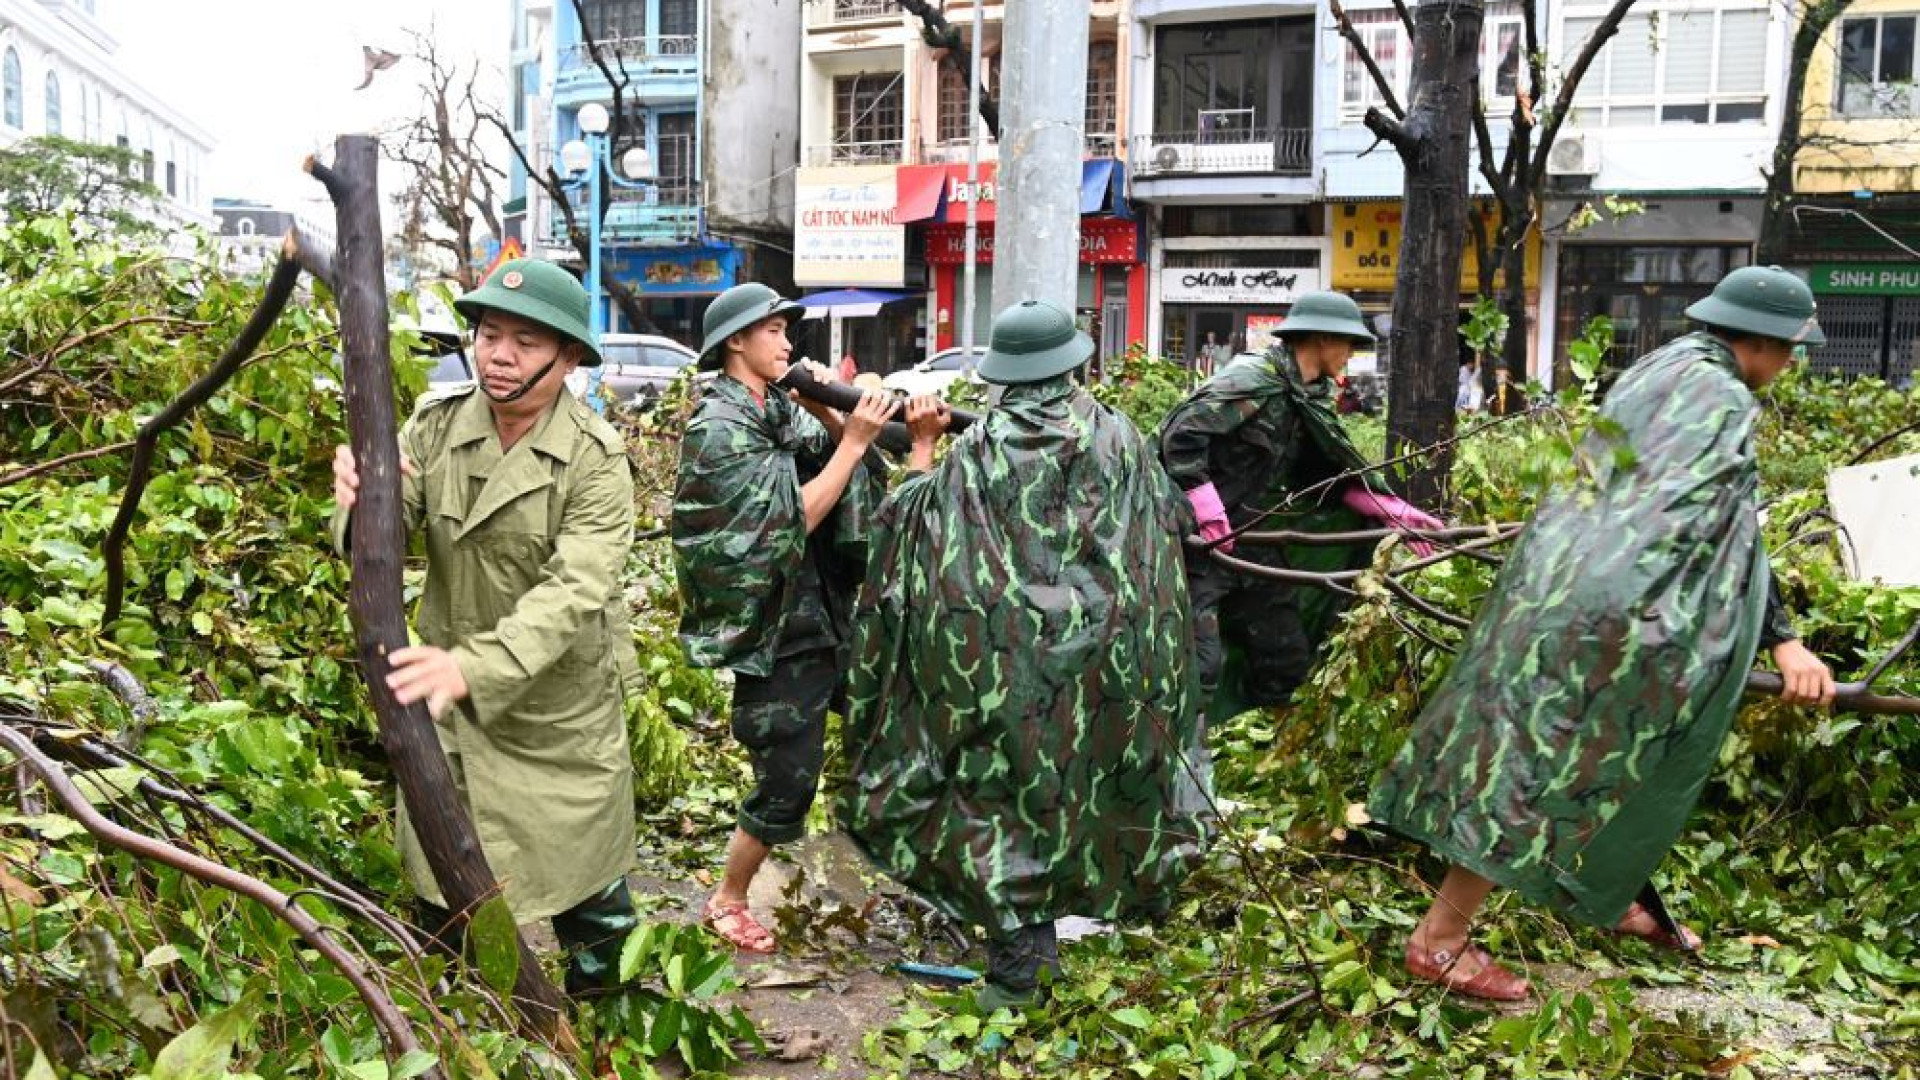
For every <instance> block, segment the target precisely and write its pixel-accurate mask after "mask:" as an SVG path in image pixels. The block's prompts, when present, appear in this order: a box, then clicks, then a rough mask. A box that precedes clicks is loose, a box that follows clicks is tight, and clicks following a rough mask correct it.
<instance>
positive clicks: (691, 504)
mask: <svg viewBox="0 0 1920 1080" xmlns="http://www.w3.org/2000/svg"><path fill="white" fill-rule="evenodd" d="M832 454H833V442H832V440H830V439H829V438H828V437H827V429H826V428H824V427H822V426H821V425H820V422H819V421H818V420H815V419H814V418H813V417H812V416H811V415H809V414H808V413H807V412H806V411H805V410H803V409H801V408H800V407H799V406H797V405H794V404H793V403H792V402H790V401H788V400H787V398H786V396H785V395H784V394H781V393H780V392H779V391H777V390H776V391H773V392H772V393H769V394H768V395H767V400H766V403H765V404H764V405H762V404H761V403H760V402H758V401H756V400H754V397H753V394H752V393H751V392H750V391H748V389H747V388H746V386H744V385H743V384H741V383H740V382H739V381H738V380H736V379H733V378H731V377H729V376H727V375H721V376H719V377H718V378H716V379H714V380H713V382H712V383H711V384H710V385H709V386H708V387H707V390H706V393H705V395H704V396H703V397H702V398H701V400H700V406H699V408H698V409H697V410H695V412H694V414H693V418H692V419H691V420H689V421H688V422H687V431H686V435H685V436H684V437H683V439H682V441H681V444H680V472H679V479H678V483H677V484H676V486H675V488H674V496H673V555H674V568H675V570H676V571H677V574H678V577H679V583H680V604H681V613H680V643H681V645H682V646H683V647H684V648H685V649H686V651H687V659H688V661H689V662H691V663H692V664H694V665H695V666H697V667H727V668H732V669H734V670H735V671H743V672H746V673H748V674H751V675H762V676H764V675H767V674H769V673H770V672H771V671H772V669H773V661H774V659H775V657H776V654H778V655H788V656H790V655H795V654H797V653H799V652H803V651H806V650H809V649H815V648H826V647H832V646H835V645H840V644H844V643H845V642H846V641H847V639H848V636H849V635H848V624H847V617H848V611H847V598H848V597H850V596H851V595H852V592H853V586H854V584H855V582H856V581H857V580H858V578H859V575H860V573H861V570H862V569H863V567H864V563H865V558H866V544H865V518H866V516H867V514H868V513H870V511H871V507H872V506H873V504H874V503H876V502H878V501H879V498H880V495H881V494H882V489H880V488H879V487H878V486H877V484H878V478H877V471H876V470H874V469H871V468H870V467H869V465H866V464H863V465H862V466H860V467H859V468H857V469H855V471H854V476H853V479H852V480H851V481H849V482H848V484H847V489H846V493H845V494H844V495H842V496H841V498H840V502H839V504H838V505H837V506H836V507H835V508H834V511H833V513H832V514H831V515H829V516H828V518H827V520H826V521H824V522H822V523H821V524H820V527H819V528H818V529H816V530H814V532H813V534H812V536H809V535H808V534H807V525H806V515H805V513H804V512H803V510H802V507H801V504H800V485H802V484H804V483H806V482H807V481H809V480H811V479H813V477H814V476H815V475H816V474H817V473H818V472H819V471H820V469H821V468H822V467H823V466H824V465H825V464H826V462H827V459H828V458H829V457H830V456H832Z"/></svg>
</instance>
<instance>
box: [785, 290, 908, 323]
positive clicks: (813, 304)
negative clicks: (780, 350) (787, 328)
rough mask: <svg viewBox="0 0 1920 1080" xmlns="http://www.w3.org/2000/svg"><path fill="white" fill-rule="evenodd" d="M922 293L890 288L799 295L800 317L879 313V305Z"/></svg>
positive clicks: (812, 317)
mask: <svg viewBox="0 0 1920 1080" xmlns="http://www.w3.org/2000/svg"><path fill="white" fill-rule="evenodd" d="M922 295H923V294H921V293H913V292H899V291H897V290H893V289H833V290H830V291H828V292H817V293H814V294H813V295H811V296H803V297H801V298H800V306H801V307H803V308H806V309H807V313H806V314H805V315H804V316H802V318H807V319H824V318H826V317H827V316H829V315H835V316H838V317H840V318H843V319H860V318H865V317H867V316H870V315H878V314H880V309H881V308H882V307H885V306H886V305H888V304H895V303H899V302H900V301H902V300H918V299H921V298H922Z"/></svg>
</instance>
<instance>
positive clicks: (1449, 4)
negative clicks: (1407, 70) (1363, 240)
mask: <svg viewBox="0 0 1920 1080" xmlns="http://www.w3.org/2000/svg"><path fill="white" fill-rule="evenodd" d="M1485 17H1486V7H1485V4H1484V3H1483V2H1482V0H1421V3H1420V4H1419V6H1418V7H1416V8H1414V34H1413V72H1412V79H1411V81H1410V83H1409V88H1408V99H1409V100H1408V103H1407V110H1408V111H1407V116H1406V119H1405V120H1399V119H1396V118H1394V117H1391V116H1388V115H1387V114H1386V113H1385V112H1383V111H1382V110H1380V109H1379V108H1374V109H1370V110H1368V112H1367V117H1366V124H1367V128H1368V129H1369V130H1371V131H1372V132H1373V133H1374V134H1376V135H1378V136H1379V137H1380V138H1382V139H1385V140H1386V141H1387V142H1389V143H1392V144H1393V147H1394V149H1396V150H1398V151H1399V152H1400V161H1401V164H1402V166H1403V167H1404V168H1405V171H1406V202H1405V215H1404V219H1403V225H1402V229H1401V233H1400V267H1399V270H1398V271H1397V272H1396V274H1395V278H1394V297H1393V329H1392V332H1391V339H1392V353H1391V360H1390V364H1391V367H1392V376H1393V387H1394V392H1393V396H1392V398H1391V399H1390V400H1389V401H1388V402H1387V437H1388V440H1389V444H1388V452H1389V454H1392V453H1396V452H1398V449H1399V448H1401V447H1412V448H1416V449H1418V448H1422V447H1433V448H1434V453H1433V454H1431V455H1430V456H1427V457H1424V458H1422V459H1421V460H1420V461H1419V462H1418V464H1417V465H1416V466H1415V468H1414V469H1413V470H1412V473H1411V475H1410V476H1409V478H1408V480H1407V484H1406V493H1407V497H1408V498H1409V499H1410V500H1412V501H1413V502H1416V503H1419V504H1421V505H1423V506H1427V507H1433V506H1437V505H1439V504H1440V502H1441V501H1442V499H1443V498H1444V495H1445V486H1446V477H1447V475H1448V472H1449V471H1450V468H1451V465H1452V461H1453V454H1452V452H1451V450H1450V449H1449V446H1450V441H1451V439H1452V436H1453V432H1454V408H1453V402H1454V393H1455V389H1456V387H1457V385H1458V371H1459V364H1458V360H1459V345H1458V341H1459V335H1460V295H1459V292H1460V290H1459V281H1460V256H1461V249H1462V247H1463V245H1464V243H1465V240H1466V235H1467V162H1468V150H1469V145H1468V144H1469V138H1468V134H1469V130H1470V128H1471V125H1472V120H1473V111H1474V104H1473V103H1474V100H1475V98H1476V96H1477V94H1478V85H1477V81H1476V75H1477V74H1478V71H1479V56H1480V28H1481V24H1482V23H1483V22H1484V21H1485Z"/></svg>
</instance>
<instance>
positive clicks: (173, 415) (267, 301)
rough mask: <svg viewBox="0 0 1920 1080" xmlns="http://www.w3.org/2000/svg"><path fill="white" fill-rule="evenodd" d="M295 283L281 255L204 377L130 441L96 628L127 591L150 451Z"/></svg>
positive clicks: (254, 342) (245, 348)
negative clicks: (128, 549)
mask: <svg viewBox="0 0 1920 1080" xmlns="http://www.w3.org/2000/svg"><path fill="white" fill-rule="evenodd" d="M299 279H300V264H299V263H297V262H295V261H294V260H292V259H290V258H288V257H287V256H286V255H285V254H282V255H281V257H280V261H279V262H278V263H276V264H275V265H274V268H273V277H272V278H271V279H269V280H268V282H267V290H266V292H265V294H263V295H262V296H261V297H260V305H259V306H258V307H256V308H254V310H253V315H252V317H250V318H249V319H247V324H246V326H244V327H242V328H241V330H240V335H239V336H238V337H236V338H234V339H233V341H232V342H230V343H228V345H227V348H226V350H225V351H224V352H222V353H221V354H220V359H219V360H218V361H217V362H215V364H214V365H213V367H211V368H209V369H208V370H207V373H206V374H205V375H202V376H200V378H199V379H197V380H195V381H194V383H193V385H192V386H189V387H187V388H186V389H185V390H183V391H181V393H180V395H179V396H178V397H176V398H174V399H173V400H172V401H169V402H167V404H166V407H165V408H162V409H161V410H160V411H159V412H158V413H155V414H154V416H153V417H152V419H149V420H148V421H147V422H146V423H144V424H141V425H140V434H139V435H138V436H137V437H136V438H135V439H134V447H133V462H132V464H131V465H129V466H128V468H127V489H126V494H125V495H123V496H122V497H121V499H120V512H119V513H118V514H115V515H114V518H113V526H112V527H111V528H109V529H108V530H107V538H106V539H105V540H104V541H102V542H101V545H100V548H101V554H102V555H103V556H104V557H105V558H106V563H107V604H106V611H105V614H103V615H102V616H101V619H100V625H101V626H103V627H106V626H111V625H112V624H113V621H114V620H115V619H118V618H119V617H120V608H121V603H122V601H123V600H124V598H125V595H126V587H127V569H126V556H125V555H124V554H123V549H124V548H125V546H126V542H127V533H128V531H129V530H131V529H132V527H133V518H134V515H135V514H136V513H137V512H138V511H139V509H140V496H141V495H143V494H145V493H146V490H147V479H148V476H149V475H150V473H151V472H152V470H153V453H154V449H155V448H156V447H157V446H158V444H159V441H160V436H161V434H162V433H164V432H165V431H166V430H167V429H169V428H171V427H173V426H174V425H175V424H178V423H179V422H180V421H181V420H182V419H184V418H185V417H186V415H187V414H188V413H190V412H192V411H193V410H194V409H196V408H198V407H199V406H200V405H201V404H203V403H204V402H206V400H207V399H208V398H211V397H212V396H213V395H214V392H215V391H217V390H219V389H220V387H221V386H223V385H224V384H225V383H226V381H227V380H228V379H229V378H231V377H232V376H233V373H234V372H236V371H238V370H240V365H241V364H243V363H245V362H246V359H247V357H248V356H250V355H252V353H253V350H254V349H256V348H259V346H260V342H261V340H262V339H264V338H265V337H266V336H267V331H268V330H270V329H272V327H273V323H274V320H276V319H278V318H279V317H280V312H281V311H282V310H284V309H285V308H286V306H287V301H288V300H289V299H290V298H292V296H293V286H294V283H295V282H297V281H298V280H299Z"/></svg>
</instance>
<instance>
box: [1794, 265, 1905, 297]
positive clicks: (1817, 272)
mask: <svg viewBox="0 0 1920 1080" xmlns="http://www.w3.org/2000/svg"><path fill="white" fill-rule="evenodd" d="M1807 284H1808V285H1810V286H1812V287H1813V291H1814V292H1817V293H1826V294H1829V295H1839V296H1920V263H1908V264H1906V265H1904V266H1903V265H1899V264H1896V263H1853V264H1847V263H1827V264H1823V265H1820V266H1815V267H1814V268H1813V272H1812V273H1810V274H1808V275H1807Z"/></svg>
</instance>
